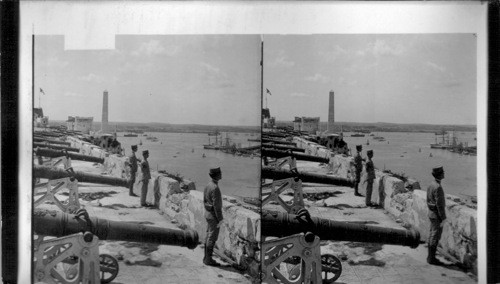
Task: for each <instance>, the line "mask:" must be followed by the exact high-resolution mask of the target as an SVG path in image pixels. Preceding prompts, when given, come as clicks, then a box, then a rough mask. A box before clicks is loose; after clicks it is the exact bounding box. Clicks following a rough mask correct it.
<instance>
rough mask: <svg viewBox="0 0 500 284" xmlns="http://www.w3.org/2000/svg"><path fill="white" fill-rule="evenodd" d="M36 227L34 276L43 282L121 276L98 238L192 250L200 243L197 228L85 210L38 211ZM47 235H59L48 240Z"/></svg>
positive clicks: (105, 279) (99, 280)
mask: <svg viewBox="0 0 500 284" xmlns="http://www.w3.org/2000/svg"><path fill="white" fill-rule="evenodd" d="M33 230H34V232H35V234H36V235H38V238H37V239H35V241H34V254H33V255H34V265H33V267H34V278H35V280H36V282H44V283H94V284H96V283H110V282H111V281H112V280H113V279H114V278H115V277H116V276H117V275H118V269H119V266H118V261H117V260H116V259H115V258H113V257H112V256H110V255H106V254H101V255H99V240H117V241H131V242H141V243H153V244H161V245H172V246H181V247H187V248H189V249H194V248H196V246H197V245H198V242H199V240H198V233H197V232H196V231H194V230H174V229H166V228H160V227H153V226H145V225H142V224H137V223H128V222H118V221H110V220H106V219H100V218H95V217H93V218H91V217H89V215H88V213H87V212H86V211H85V210H79V211H78V212H77V214H76V215H73V214H66V213H61V212H56V211H47V210H35V211H34V214H33ZM45 236H51V237H56V238H55V239H48V240H45V239H44V238H45ZM56 280H57V281H56Z"/></svg>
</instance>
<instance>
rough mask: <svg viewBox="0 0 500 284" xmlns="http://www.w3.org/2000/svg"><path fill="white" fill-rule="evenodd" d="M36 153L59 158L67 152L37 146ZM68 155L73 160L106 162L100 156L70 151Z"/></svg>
mask: <svg viewBox="0 0 500 284" xmlns="http://www.w3.org/2000/svg"><path fill="white" fill-rule="evenodd" d="M35 155H37V156H43V157H50V158H57V157H61V156H64V155H66V153H64V152H63V151H57V150H52V149H46V148H37V149H36V150H35ZM68 156H69V157H70V158H71V159H72V160H78V161H86V162H93V163H99V164H103V163H104V159H103V158H99V157H93V156H88V155H82V154H75V153H72V152H68Z"/></svg>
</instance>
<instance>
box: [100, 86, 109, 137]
mask: <svg viewBox="0 0 500 284" xmlns="http://www.w3.org/2000/svg"><path fill="white" fill-rule="evenodd" d="M101 131H102V132H106V131H108V91H106V90H104V94H103V95H102V120H101Z"/></svg>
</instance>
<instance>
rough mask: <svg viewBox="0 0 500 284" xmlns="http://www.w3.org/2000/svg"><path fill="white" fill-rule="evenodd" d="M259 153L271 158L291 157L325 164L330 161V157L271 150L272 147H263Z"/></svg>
mask: <svg viewBox="0 0 500 284" xmlns="http://www.w3.org/2000/svg"><path fill="white" fill-rule="evenodd" d="M261 153H262V156H266V157H273V158H284V157H292V158H294V159H296V160H301V161H310V162H318V163H325V164H328V163H329V162H330V159H328V158H323V157H318V156H311V155H306V154H300V153H293V152H291V151H280V150H272V149H266V148H263V149H262V151H261Z"/></svg>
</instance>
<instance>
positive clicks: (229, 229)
mask: <svg viewBox="0 0 500 284" xmlns="http://www.w3.org/2000/svg"><path fill="white" fill-rule="evenodd" d="M68 141H69V142H70V143H71V147H75V148H79V149H80V153H82V154H86V155H91V156H95V157H102V158H104V164H103V165H102V170H103V172H104V173H106V174H108V175H111V176H115V177H123V178H128V177H129V176H130V173H129V170H128V167H126V163H125V161H126V160H127V157H124V156H120V155H115V154H109V153H107V152H106V151H104V150H103V149H102V148H101V147H99V146H95V145H92V144H90V143H87V142H83V141H81V140H79V139H76V138H74V137H69V138H68ZM140 180H141V173H140V170H139V172H138V173H137V177H136V182H135V184H134V192H135V193H136V194H138V195H139V194H140V191H141V186H142V184H141V182H140ZM155 193H156V194H155ZM146 202H148V203H151V204H157V205H158V207H159V209H160V210H161V211H162V212H164V214H165V215H167V216H168V218H170V219H171V220H172V221H173V222H175V223H177V224H178V226H179V227H181V228H187V227H190V228H192V229H194V230H196V231H197V232H198V236H199V239H200V242H201V243H204V241H205V236H206V221H205V218H204V212H205V209H204V206H203V193H202V192H201V191H196V186H195V184H194V183H193V182H191V181H189V180H183V181H182V182H179V181H177V180H175V179H172V178H169V177H167V176H165V175H163V174H161V173H157V172H154V171H153V172H152V173H151V180H150V182H149V184H148V194H147V196H146ZM222 213H223V216H224V221H223V224H222V226H221V231H220V234H219V238H218V241H217V247H218V248H219V250H220V251H221V252H222V253H224V255H226V256H227V257H228V258H230V259H232V260H233V261H234V262H236V263H237V264H238V265H239V266H241V268H242V269H245V270H246V271H247V272H248V273H249V274H250V275H253V276H257V272H258V260H259V256H258V254H257V253H255V252H256V251H257V249H258V243H259V242H260V216H259V214H257V213H256V212H253V211H251V210H249V209H246V208H244V207H242V206H240V204H239V203H238V201H236V199H234V198H231V197H228V196H223V211H222Z"/></svg>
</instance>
